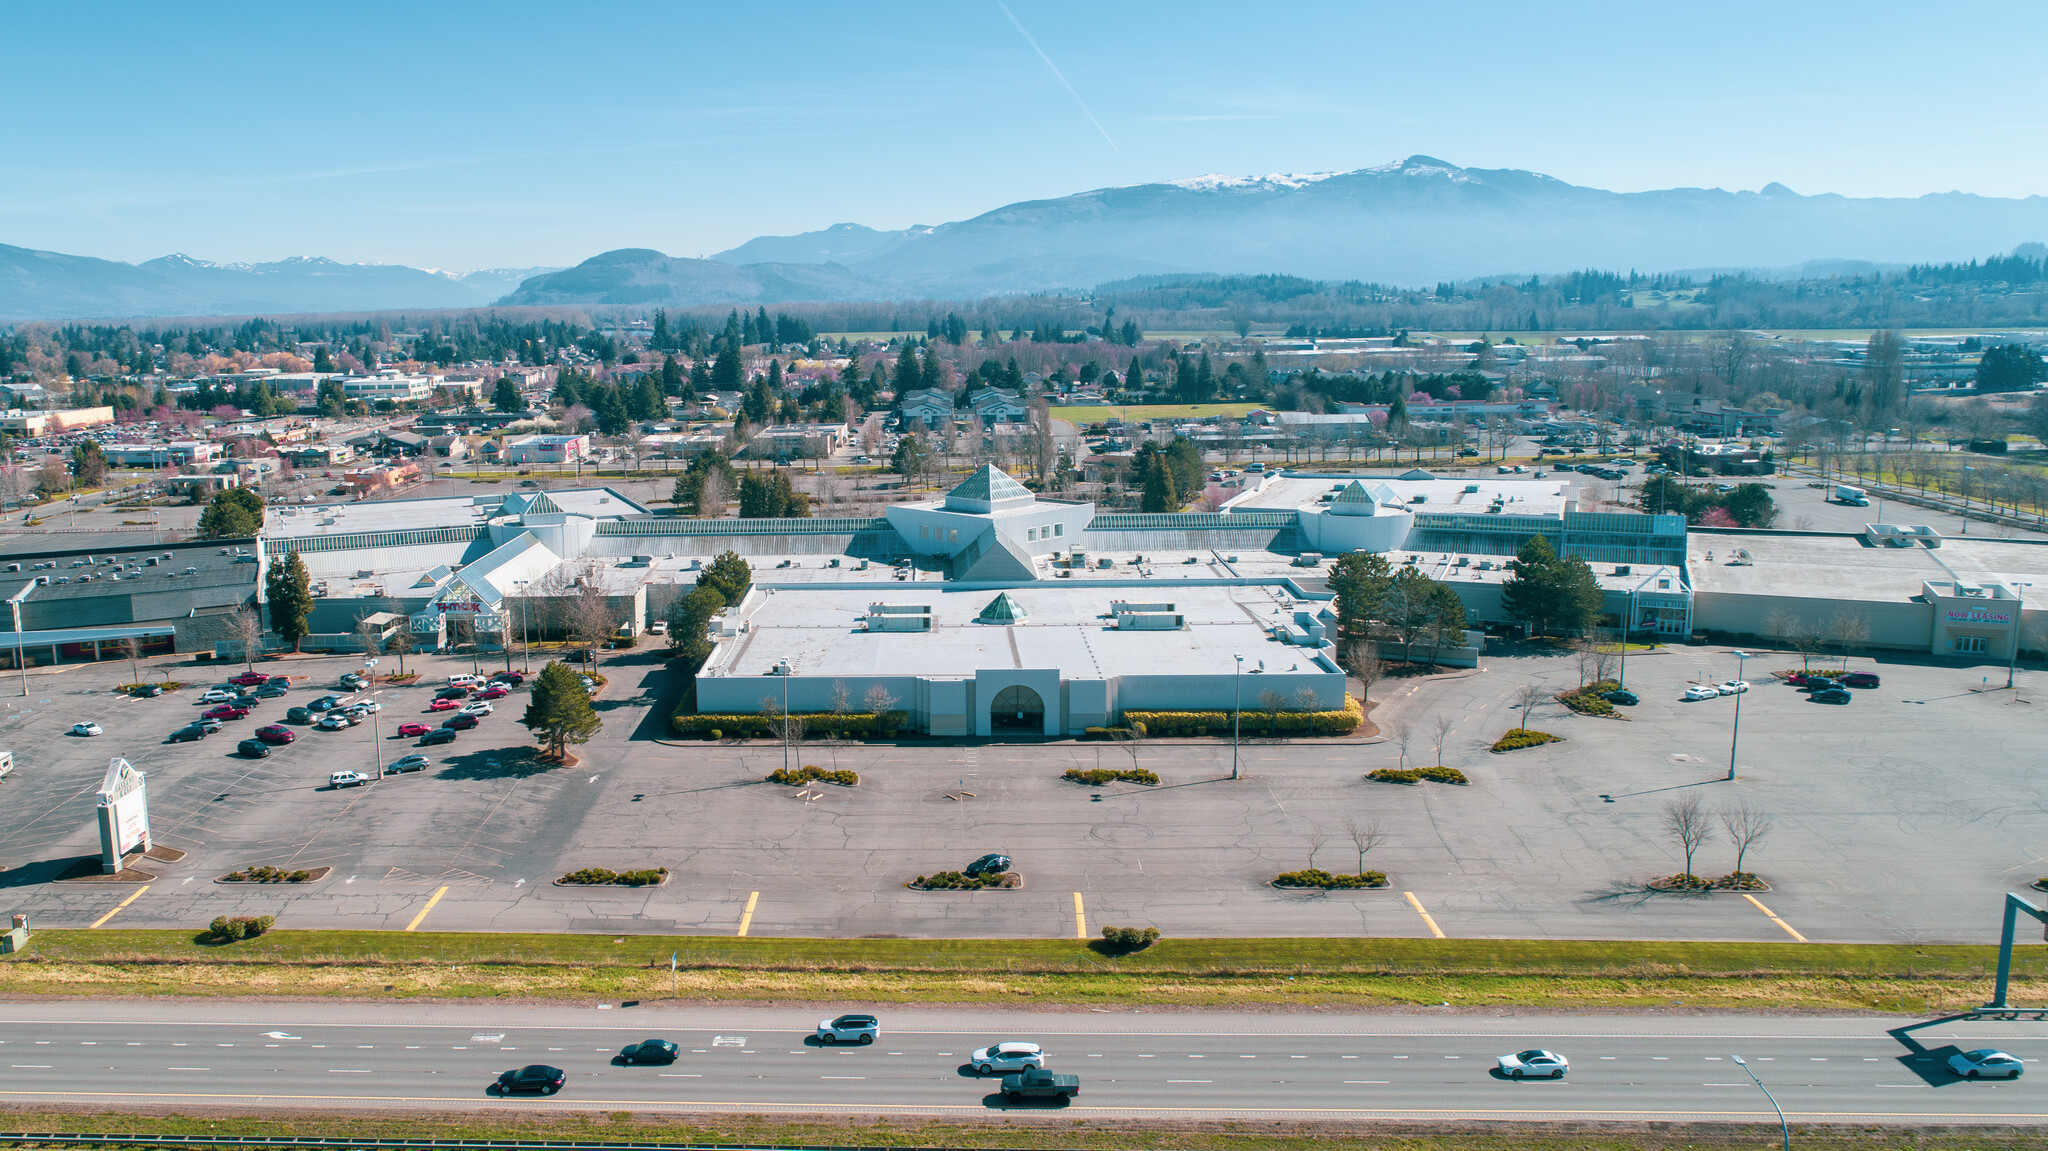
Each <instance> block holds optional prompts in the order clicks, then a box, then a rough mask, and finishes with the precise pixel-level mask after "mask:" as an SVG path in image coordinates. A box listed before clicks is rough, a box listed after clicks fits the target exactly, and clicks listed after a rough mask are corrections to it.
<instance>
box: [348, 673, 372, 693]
mask: <svg viewBox="0 0 2048 1151" xmlns="http://www.w3.org/2000/svg"><path fill="white" fill-rule="evenodd" d="M341 686H343V687H345V688H347V689H348V690H350V691H361V690H363V689H364V688H366V687H368V686H370V681H369V680H367V679H364V678H363V677H362V676H360V675H358V674H356V673H355V672H352V671H351V672H347V673H345V674H343V675H342V677H341Z"/></svg>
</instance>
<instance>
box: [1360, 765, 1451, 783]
mask: <svg viewBox="0 0 2048 1151" xmlns="http://www.w3.org/2000/svg"><path fill="white" fill-rule="evenodd" d="M1365 778H1367V779H1374V780H1378V781H1379V782H1381V783H1420V782H1421V781H1423V780H1425V779H1427V780H1430V781H1432V782H1435V783H1460V784H1462V783H1470V782H1472V781H1471V780H1469V779H1466V778H1465V773H1464V772H1462V771H1459V770H1458V769H1457V768H1455V767H1408V768H1398V767H1382V768H1378V769H1376V770H1374V771H1368V772H1366V773H1365Z"/></svg>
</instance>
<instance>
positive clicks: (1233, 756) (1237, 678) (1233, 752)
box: [1230, 655, 1244, 779]
mask: <svg viewBox="0 0 2048 1151" xmlns="http://www.w3.org/2000/svg"><path fill="white" fill-rule="evenodd" d="M1230 658H1232V659H1234V660H1236V661H1237V670H1236V671H1235V672H1233V673H1232V674H1231V676H1230V778H1232V779H1236V778H1237V727H1238V720H1239V717H1240V715H1241V714H1242V713H1241V710H1240V708H1239V704H1241V703H1242V702H1243V700H1244V687H1243V684H1244V657H1243V656H1241V655H1233V656H1231V657H1230Z"/></svg>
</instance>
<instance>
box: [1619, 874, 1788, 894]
mask: <svg viewBox="0 0 2048 1151" xmlns="http://www.w3.org/2000/svg"><path fill="white" fill-rule="evenodd" d="M1683 878H1684V877H1683V876H1678V875H1665V876H1659V877H1658V878H1656V879H1653V880H1651V881H1650V882H1648V883H1645V884H1643V887H1644V888H1645V889H1646V890H1649V891H1665V892H1678V893H1690V892H1698V893H1700V894H1702V895H1712V894H1714V893H1716V892H1723V891H1726V892H1735V893H1741V892H1745V891H1769V890H1770V889H1771V885H1770V884H1768V883H1765V882H1764V881H1763V880H1761V879H1752V880H1750V882H1749V884H1748V885H1747V886H1743V887H1737V886H1735V884H1734V882H1733V880H1731V879H1730V877H1728V876H1726V875H1723V876H1721V877H1719V878H1718V879H1712V880H1708V882H1707V885H1706V886H1704V887H1700V886H1687V885H1685V884H1684V883H1683V882H1681V881H1682V880H1683ZM1693 878H1695V879H1700V878H1703V877H1702V876H1694V877H1693Z"/></svg>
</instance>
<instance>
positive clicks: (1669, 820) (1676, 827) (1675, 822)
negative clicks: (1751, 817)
mask: <svg viewBox="0 0 2048 1151" xmlns="http://www.w3.org/2000/svg"><path fill="white" fill-rule="evenodd" d="M1664 830H1665V831H1666V832H1667V833H1668V834H1669V835H1670V836H1671V838H1673V839H1675V840H1677V841H1678V846H1679V850H1681V851H1683V852H1684V853H1685V882H1686V884H1687V885H1690V884H1691V883H1692V882H1693V875H1692V857H1693V855H1694V853H1696V852H1698V851H1699V849H1700V846H1701V845H1702V844H1704V843H1706V842H1707V841H1708V840H1710V839H1712V838H1714V825H1713V822H1712V821H1711V820H1710V819H1709V818H1708V816H1707V805H1706V804H1704V803H1702V802H1701V801H1700V797H1699V796H1698V795H1694V794H1688V795H1686V796H1684V797H1683V798H1680V799H1674V800H1672V801H1671V802H1670V803H1668V804H1665V805H1664Z"/></svg>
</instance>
